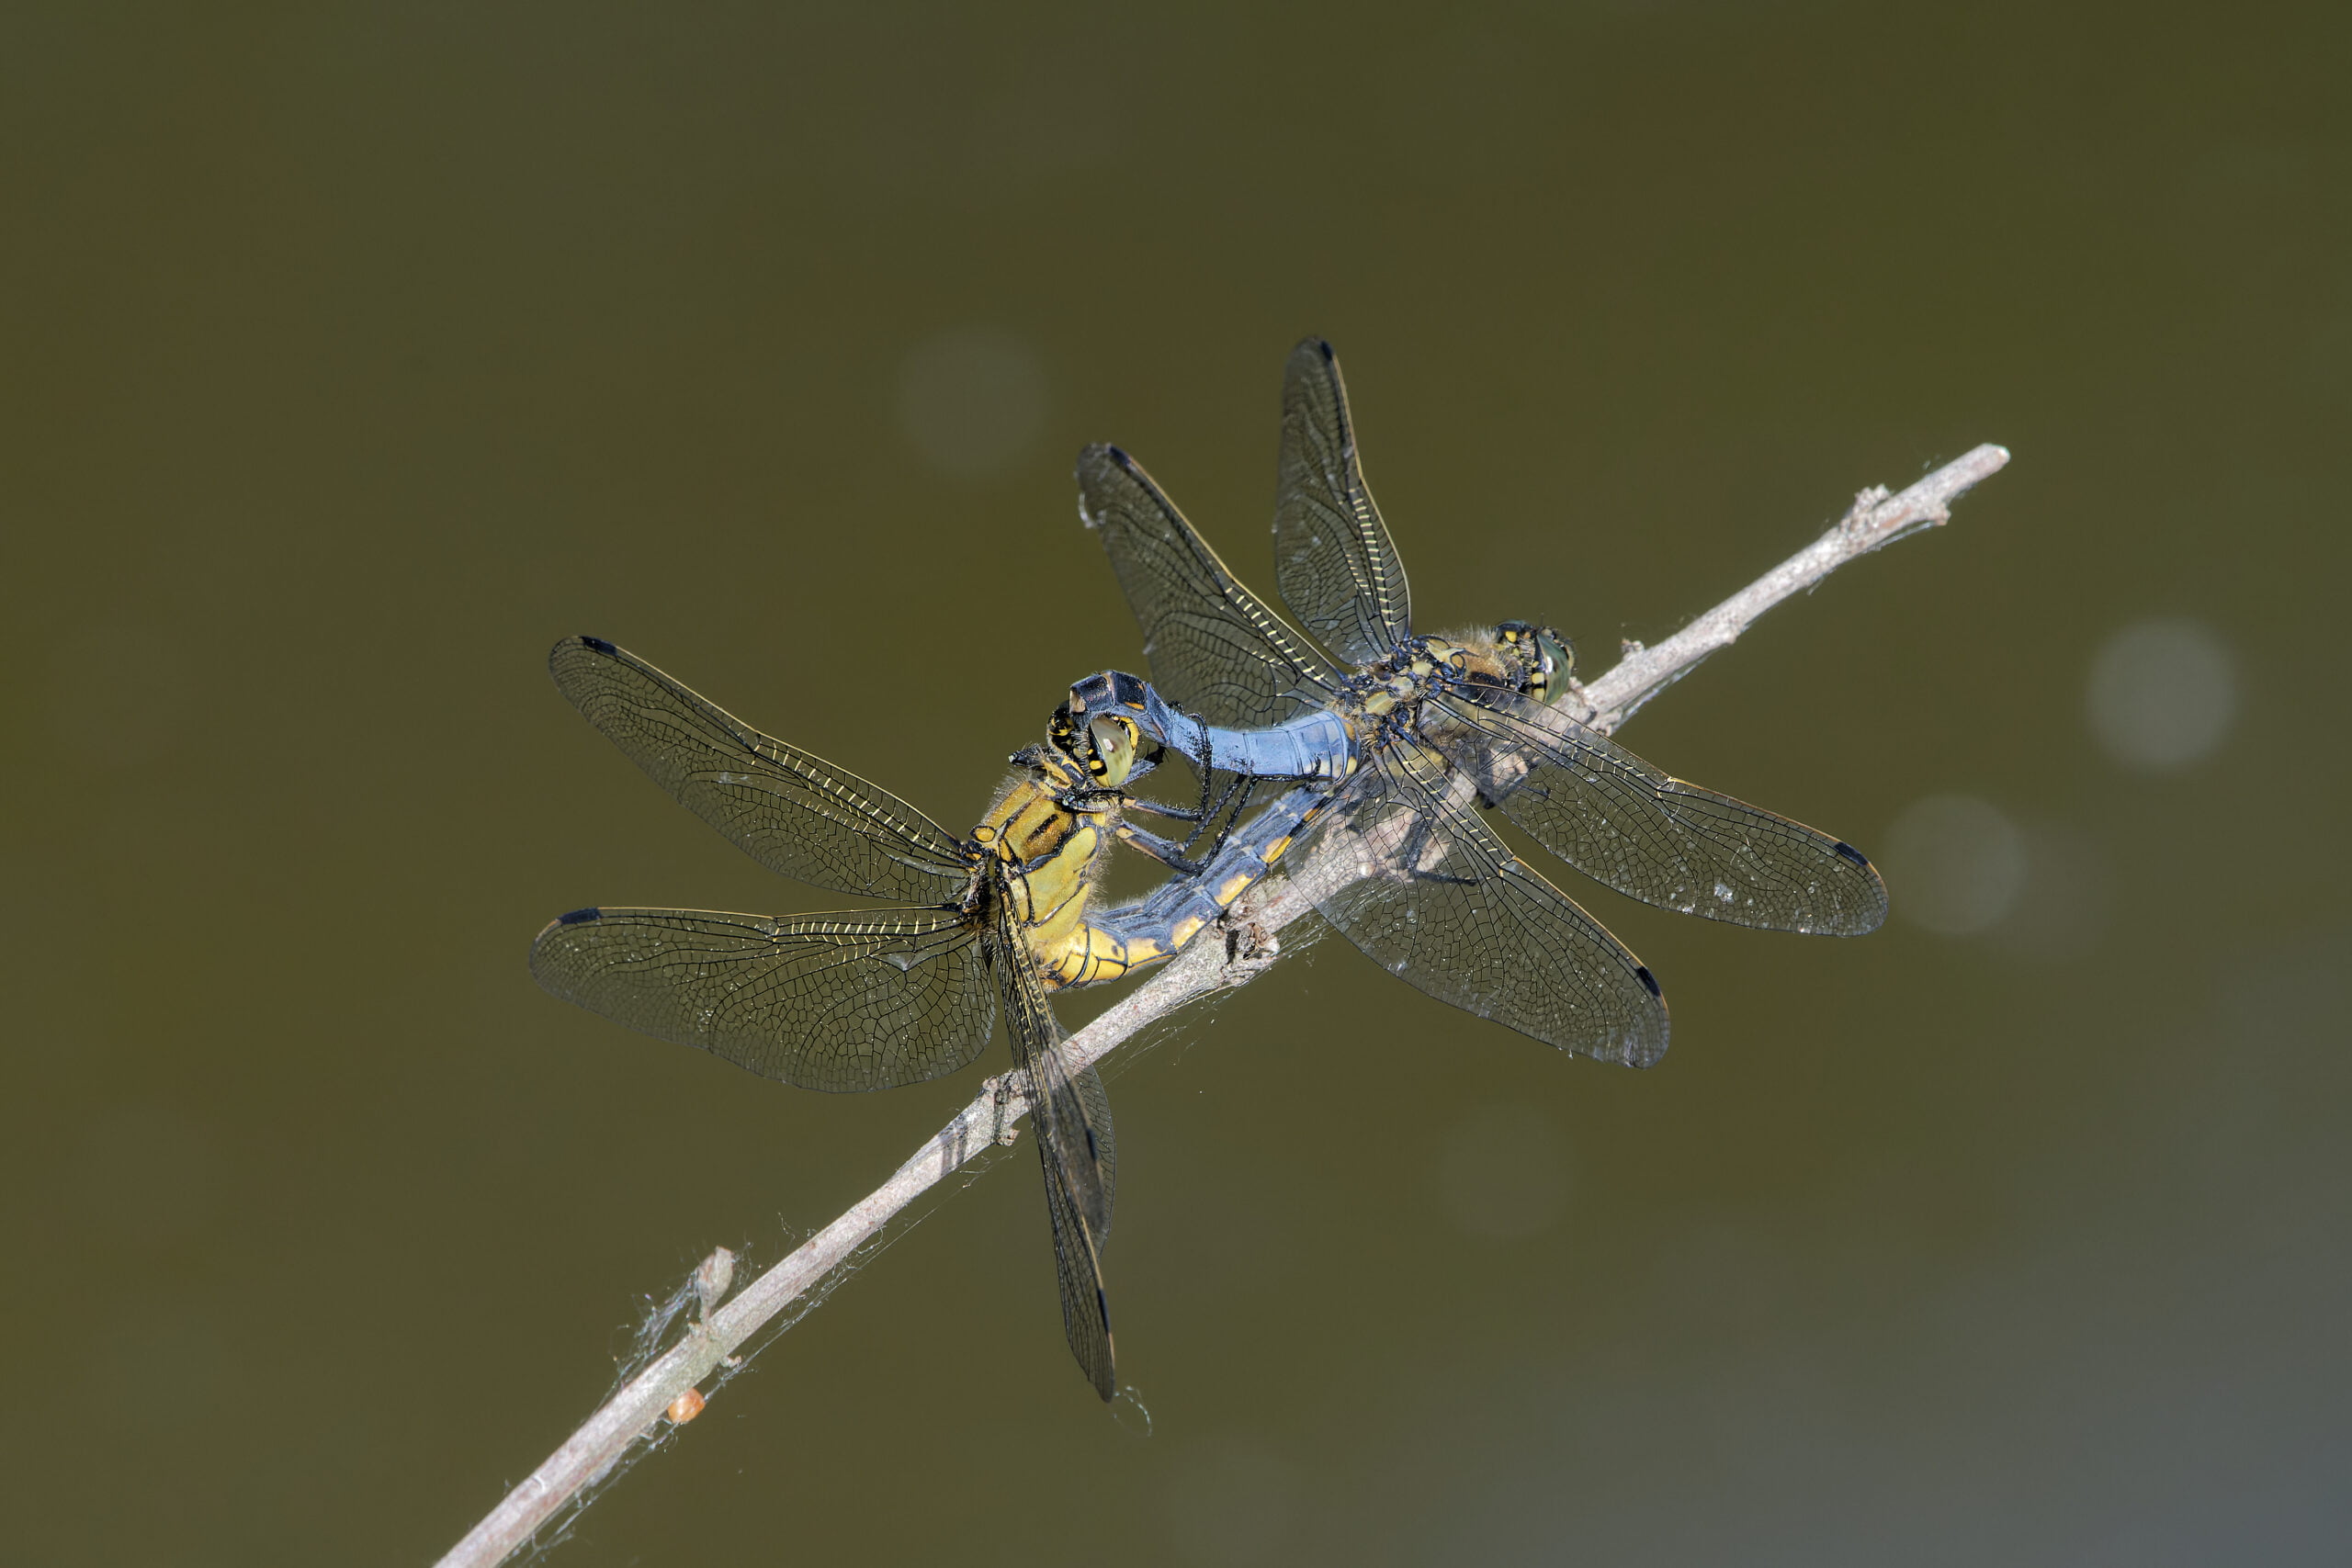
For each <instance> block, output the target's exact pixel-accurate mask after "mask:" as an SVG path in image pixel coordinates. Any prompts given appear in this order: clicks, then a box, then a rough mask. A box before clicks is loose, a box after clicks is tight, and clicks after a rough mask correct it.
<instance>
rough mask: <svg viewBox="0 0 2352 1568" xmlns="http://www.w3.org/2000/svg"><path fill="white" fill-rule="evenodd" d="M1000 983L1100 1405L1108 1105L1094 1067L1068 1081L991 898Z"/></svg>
mask: <svg viewBox="0 0 2352 1568" xmlns="http://www.w3.org/2000/svg"><path fill="white" fill-rule="evenodd" d="M993 902H994V905H995V908H994V910H993V919H992V929H993V931H994V940H993V944H992V945H993V947H994V950H995V951H994V958H995V962H996V966H997V979H998V982H999V987H1000V989H1001V991H1002V993H1003V999H1004V1012H1005V1022H1006V1024H1007V1025H1008V1026H1009V1028H1010V1029H1011V1032H1012V1055H1013V1061H1014V1063H1015V1064H1016V1065H1017V1066H1018V1067H1019V1068H1020V1070H1021V1073H1022V1075H1023V1078H1024V1080H1025V1081H1026V1082H1027V1084H1028V1088H1029V1106H1030V1111H1029V1116H1030V1125H1031V1127H1032V1128H1033V1129H1034V1131H1035V1139H1034V1142H1035V1144H1036V1145H1037V1161H1038V1164H1039V1166H1040V1167H1042V1168H1043V1171H1044V1175H1045V1179H1046V1215H1047V1217H1048V1219H1049V1220H1050V1221H1051V1222H1052V1225H1053V1235H1054V1274H1055V1279H1056V1280H1057V1283H1058V1285H1059V1287H1060V1292H1061V1303H1062V1334H1063V1337H1065V1338H1067V1339H1068V1340H1069V1348H1070V1354H1071V1355H1073V1356H1075V1357H1077V1358H1078V1364H1079V1367H1080V1370H1082V1371H1084V1372H1085V1373H1086V1377H1087V1381H1088V1382H1091V1383H1092V1384H1093V1385H1094V1392H1095V1393H1098V1394H1100V1395H1102V1397H1103V1399H1104V1400H1106V1401H1107V1400H1109V1399H1110V1398H1112V1397H1113V1396H1114V1394H1116V1393H1118V1381H1117V1374H1116V1362H1115V1358H1114V1354H1113V1350H1112V1346H1111V1306H1110V1298H1109V1296H1108V1295H1107V1294H1106V1293H1105V1292H1104V1291H1103V1264H1102V1255H1101V1250H1100V1249H1101V1247H1102V1244H1103V1238H1104V1237H1105V1236H1106V1235H1109V1233H1110V1228H1111V1203H1112V1199H1113V1196H1114V1188H1115V1185H1116V1180H1117V1176H1116V1171H1117V1154H1116V1145H1115V1143H1114V1134H1112V1131H1111V1102H1110V1099H1109V1097H1108V1096H1107V1095H1106V1094H1105V1093H1104V1092H1103V1080H1102V1079H1101V1078H1100V1077H1098V1076H1097V1075H1096V1074H1095V1072H1094V1070H1093V1069H1092V1068H1091V1067H1089V1068H1086V1069H1084V1070H1082V1071H1081V1072H1079V1073H1076V1074H1073V1073H1071V1072H1070V1071H1069V1067H1068V1065H1067V1064H1066V1063H1064V1062H1063V1060H1062V1055H1061V1042H1062V1032H1061V1025H1060V1023H1059V1022H1058V1021H1057V1020H1056V1019H1055V1017H1054V1012H1053V1009H1052V1008H1051V1007H1050V1006H1049V1005H1048V1004H1047V1002H1046V988H1045V986H1044V984H1043V982H1042V981H1041V980H1040V979H1039V978H1038V975H1037V966H1036V964H1035V960H1034V959H1033V958H1032V957H1031V956H1030V953H1029V950H1028V948H1027V947H1026V946H1025V945H1024V944H1023V942H1022V941H1021V939H1020V932H1019V930H1018V928H1017V927H1015V925H1014V924H1013V921H1012V914H1011V910H1010V908H1009V905H1010V900H1008V899H1007V898H1005V897H1002V896H1001V895H1000V896H999V897H997V898H996V899H994V900H993Z"/></svg>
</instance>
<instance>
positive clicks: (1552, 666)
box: [1535, 626, 1577, 695]
mask: <svg viewBox="0 0 2352 1568" xmlns="http://www.w3.org/2000/svg"><path fill="white" fill-rule="evenodd" d="M1535 647H1536V649H1538V651H1540V652H1541V653H1542V655H1543V659H1542V661H1541V665H1540V668H1541V670H1542V678H1543V681H1544V685H1545V686H1546V687H1556V686H1557V685H1558V684H1559V683H1560V682H1564V681H1566V679H1567V678H1568V671H1571V670H1574V669H1575V668H1576V667H1577V656H1576V651H1575V650H1574V649H1571V648H1569V647H1568V644H1567V639H1566V637H1562V636H1561V635H1560V634H1559V633H1558V632H1555V631H1554V630H1553V629H1552V628H1551V627H1549V626H1540V627H1538V628H1536V632H1535ZM1554 694H1555V695H1556V692H1555V693H1554Z"/></svg>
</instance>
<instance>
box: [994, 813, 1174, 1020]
mask: <svg viewBox="0 0 2352 1568" xmlns="http://www.w3.org/2000/svg"><path fill="white" fill-rule="evenodd" d="M1112 823H1113V816H1112V813H1111V812H1109V811H1091V812H1080V811H1073V810H1071V809H1070V808H1069V807H1067V806H1064V805H1063V804H1061V801H1060V799H1059V798H1058V795H1057V790H1056V789H1054V788H1053V787H1051V783H1050V782H1048V783H1039V782H1035V781H1032V780H1027V779H1024V780H1022V781H1020V782H1018V783H1016V784H1013V785H1012V787H1011V788H1010V789H1008V790H1006V791H1005V792H1004V794H1003V795H1001V796H1000V797H999V798H998V800H997V803H996V805H995V807H993V808H991V809H990V811H989V815H988V818H987V819H986V820H985V821H983V822H982V823H981V824H980V826H979V827H978V828H977V829H974V830H973V834H972V836H973V837H974V838H975V839H977V840H978V841H979V843H980V844H981V846H982V847H983V848H985V849H986V850H987V851H988V852H989V854H990V855H992V856H993V857H994V859H995V863H996V881H997V885H998V886H1000V887H1001V889H1002V891H1003V896H1004V897H1005V898H1006V899H1007V900H1009V901H1010V903H1011V906H1012V924H1013V926H1014V927H1015V928H1016V929H1017V930H1018V931H1020V932H1021V935H1022V940H1023V942H1026V943H1027V944H1028V947H1029V952H1030V955H1031V956H1032V957H1034V958H1035V960H1036V962H1037V969H1038V972H1039V975H1040V976H1041V977H1042V978H1043V979H1044V980H1045V982H1046V987H1048V988H1050V989H1055V990H1059V989H1061V988H1062V987H1066V986H1086V985H1092V984H1094V983H1095V982H1097V981H1102V980H1115V979H1117V978H1118V977H1119V976H1122V975H1124V974H1125V973H1126V972H1127V971H1128V970H1129V969H1131V968H1133V967H1134V966H1135V965H1136V964H1140V963H1147V962H1149V961H1150V960H1151V959H1154V958H1164V957H1166V956H1167V954H1166V953H1162V952H1159V951H1158V949H1157V948H1156V947H1155V948H1154V951H1152V952H1151V953H1135V954H1132V955H1131V954H1130V953H1129V951H1128V944H1127V943H1126V942H1124V941H1122V940H1120V939H1119V938H1118V937H1116V936H1114V935H1113V934H1112V933H1110V932H1108V931H1100V930H1098V929H1096V928H1095V927H1093V926H1091V925H1089V924H1088V923H1087V913H1088V907H1089V904H1090V901H1091V897H1092V895H1093V892H1094V886H1095V882H1096V880H1097V879H1098V877H1099V876H1100V874H1101V872H1102V864H1103V857H1104V856H1106V855H1107V854H1108V853H1109V852H1110V845H1111V838H1112V833H1111V828H1112Z"/></svg>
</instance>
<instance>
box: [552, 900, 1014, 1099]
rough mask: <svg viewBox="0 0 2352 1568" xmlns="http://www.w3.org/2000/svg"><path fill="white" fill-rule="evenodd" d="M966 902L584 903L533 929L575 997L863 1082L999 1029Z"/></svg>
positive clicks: (796, 1071)
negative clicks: (832, 909)
mask: <svg viewBox="0 0 2352 1568" xmlns="http://www.w3.org/2000/svg"><path fill="white" fill-rule="evenodd" d="M981 930H982V928H981V927H980V926H979V925H978V923H977V922H975V921H974V920H973V919H971V918H970V917H968V916H965V915H959V914H953V913H949V912H945V911H942V910H937V909H905V910H889V909H883V910H876V911H872V912H870V913H868V912H863V911H860V912H852V913H845V914H835V915H802V916H794V917H790V918H785V919H766V918H764V917H762V916H759V915H729V914H719V913H716V912H712V911H706V910H701V909H579V910H575V911H573V912H572V913H571V914H569V915H566V916H564V917H563V918H562V919H560V920H557V921H556V922H555V923H554V924H552V925H550V926H548V928H547V930H545V931H541V932H540V933H539V935H538V939H537V941H535V942H532V944H531V974H532V975H533V976H535V977H536V978H537V980H538V982H539V984H540V985H542V986H544V987H547V988H548V990H549V991H551V992H553V993H554V994H555V995H556V996H559V997H561V998H563V999H564V1000H565V1001H568V1002H576V1003H578V1004H579V1005H580V1006H582V1007H584V1008H586V1009H588V1010H590V1011H591V1012H598V1013H602V1014H604V1015H605V1017H606V1018H609V1019H612V1020H613V1021H616V1022H618V1023H625V1024H628V1026H629V1027H630V1028H632V1029H639V1030H642V1031H644V1032H646V1033H648V1034H652V1035H658V1036H659V1037H661V1038H662V1039H664V1040H674V1041H676V1042H678V1043H680V1044H682V1045H694V1046H698V1047H700V1048H701V1049H703V1050H705V1051H708V1052H709V1053H711V1054H712V1055H716V1056H723V1057H725V1058H726V1059H727V1060H729V1061H730V1062H732V1063H734V1064H735V1065H736V1066H740V1067H748V1068H750V1069H751V1070H752V1072H755V1073H758V1074H759V1075H760V1076H761V1077H771V1078H776V1079H780V1080H782V1081H783V1082H785V1083H788V1084H797V1085H799V1086H800V1087H801V1088H803V1089H829V1090H833V1091H836V1092H859V1091H863V1090H865V1089H890V1088H894V1087H896V1086H898V1085H900V1084H910V1083H922V1082H923V1081H925V1080H926V1079H930V1078H935V1077H942V1076H943V1075H944V1074H947V1073H952V1072H954V1071H955V1070H956V1068H958V1067H961V1066H965V1065H966V1064H967V1063H969V1062H970V1061H972V1059H973V1058H975V1057H977V1056H978V1055H979V1054H980V1053H981V1052H982V1051H983V1050H985V1049H987V1047H988V1043H989V1035H991V1034H993V1033H994V1032H996V1000H995V996H994V993H993V991H992V990H991V988H990V987H989V976H988V971H987V964H986V961H985V958H984V955H983V952H982V943H981V942H980V936H981Z"/></svg>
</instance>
